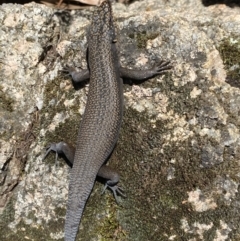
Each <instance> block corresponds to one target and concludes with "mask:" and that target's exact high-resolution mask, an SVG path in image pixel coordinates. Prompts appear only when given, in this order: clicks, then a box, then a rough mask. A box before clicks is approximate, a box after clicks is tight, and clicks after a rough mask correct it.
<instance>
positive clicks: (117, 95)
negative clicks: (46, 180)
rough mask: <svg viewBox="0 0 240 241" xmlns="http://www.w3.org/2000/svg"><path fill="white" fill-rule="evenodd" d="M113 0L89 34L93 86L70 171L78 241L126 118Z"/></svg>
mask: <svg viewBox="0 0 240 241" xmlns="http://www.w3.org/2000/svg"><path fill="white" fill-rule="evenodd" d="M110 9H111V7H110V3H109V2H104V3H103V4H102V5H101V7H100V8H98V10H97V11H95V12H94V14H93V22H92V26H91V28H90V31H89V35H88V64H89V69H90V85H89V93H88V99H87V104H86V109H85V113H84V116H83V119H82V122H81V124H80V129H79V132H78V138H77V145H76V152H75V156H74V163H73V168H72V170H71V174H70V184H69V196H68V205H67V216H66V223H65V240H67V241H70V240H75V237H76V234H77V231H78V226H79V222H80V219H81V216H82V212H83V209H84V206H85V203H86V200H87V198H88V196H89V194H90V192H91V190H92V188H93V184H94V182H95V179H96V176H97V173H98V170H99V169H100V167H101V166H102V165H103V163H104V162H105V161H106V159H107V158H108V156H109V155H110V153H111V152H112V150H113V148H114V146H115V144H116V141H117V139H118V134H119V130H120V127H121V121H122V109H123V93H122V79H121V78H120V75H119V66H118V61H117V59H118V58H117V51H116V46H115V44H114V43H113V38H115V33H114V27H113V22H112V13H111V11H110Z"/></svg>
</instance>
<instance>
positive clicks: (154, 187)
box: [0, 0, 240, 241]
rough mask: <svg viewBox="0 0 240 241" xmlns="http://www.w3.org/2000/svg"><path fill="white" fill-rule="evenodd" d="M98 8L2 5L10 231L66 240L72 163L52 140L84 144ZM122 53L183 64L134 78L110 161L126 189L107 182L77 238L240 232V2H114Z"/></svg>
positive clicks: (133, 59) (3, 199)
mask: <svg viewBox="0 0 240 241" xmlns="http://www.w3.org/2000/svg"><path fill="white" fill-rule="evenodd" d="M91 14H92V8H90V9H88V10H81V11H80V10H79V11H71V12H70V11H57V10H54V9H50V8H47V7H45V6H43V5H38V4H34V3H29V4H26V5H14V4H3V5H1V6H0V41H1V42H0V72H1V75H0V170H1V172H0V184H1V185H0V209H1V212H0V239H1V240H5V241H10V240H11V241H12V240H36V241H38V240H62V239H63V226H64V220H65V212H66V199H67V193H68V180H69V176H68V173H69V167H68V165H67V164H66V163H65V161H64V159H62V158H60V159H59V162H58V164H57V165H55V155H54V154H50V155H49V156H48V158H47V159H46V160H45V161H42V157H43V154H44V146H46V145H47V144H48V143H51V142H56V141H57V142H58V141H61V140H64V141H68V142H69V143H71V144H73V145H74V144H75V140H76V134H77V130H78V126H79V122H80V119H81V116H82V114H83V112H84V107H85V103H86V99H87V92H88V84H86V85H85V86H80V87H79V86H75V88H74V87H73V85H72V82H71V79H70V77H69V76H67V75H66V74H65V73H63V72H61V70H62V69H63V67H64V66H65V65H70V66H72V67H77V68H81V67H86V66H87V63H86V47H87V40H86V31H87V28H88V25H89V24H90V19H91ZM114 15H115V18H116V21H117V23H118V26H119V39H118V43H119V45H120V56H121V57H120V61H121V63H122V65H123V66H128V67H131V68H148V67H150V66H152V65H153V64H154V63H156V61H158V60H159V59H161V58H163V59H167V60H171V61H172V65H173V66H174V67H173V69H172V71H170V72H168V73H166V74H165V75H162V76H157V77H155V78H153V79H151V80H149V81H147V82H144V83H135V82H133V83H132V82H131V81H130V80H126V82H127V83H128V84H127V85H125V86H124V96H125V113H124V121H123V126H122V129H121V134H120V138H119V141H118V144H117V146H116V149H115V151H114V152H113V155H112V157H111V158H110V160H109V163H110V165H111V166H113V167H115V169H117V170H119V173H120V175H121V181H120V185H121V186H122V187H124V188H125V190H126V194H127V198H125V199H121V198H120V205H119V206H118V205H117V204H116V203H115V201H114V199H113V196H112V194H111V193H110V192H106V193H105V194H104V195H101V189H102V184H101V183H99V182H96V185H95V187H94V189H93V192H92V195H91V196H90V198H89V201H88V203H87V205H86V209H85V212H84V216H83V219H82V222H81V225H80V233H79V237H78V240H84V241H85V240H121V241H122V240H127V241H130V240H131V241H132V240H134V241H135V240H140V241H142V240H144V241H146V240H149V241H150V240H151V241H159V240H189V241H190V240H191V241H195V240H196V241H197V240H208V241H211V240H214V241H217V240H236V241H237V240H240V226H239V223H240V213H239V212H240V211H239V210H240V193H239V183H240V133H239V128H240V117H239V113H240V90H239V87H240V64H239V63H240V8H239V7H232V8H230V7H229V6H226V5H224V4H215V5H212V6H208V7H206V6H204V5H202V2H201V1H187V0H182V1H175V0H169V1H165V0H145V1H136V2H134V3H133V4H131V5H129V6H125V5H122V4H116V5H114Z"/></svg>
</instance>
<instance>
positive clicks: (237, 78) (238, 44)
mask: <svg viewBox="0 0 240 241" xmlns="http://www.w3.org/2000/svg"><path fill="white" fill-rule="evenodd" d="M218 50H219V52H220V55H221V57H222V59H223V63H224V66H225V69H226V71H227V82H228V83H229V84H230V85H232V86H234V87H238V88H240V64H239V63H240V38H239V37H232V38H226V39H224V40H222V42H221V44H220V45H219V47H218Z"/></svg>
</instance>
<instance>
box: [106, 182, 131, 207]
mask: <svg viewBox="0 0 240 241" xmlns="http://www.w3.org/2000/svg"><path fill="white" fill-rule="evenodd" d="M107 188H109V189H110V190H111V191H112V192H113V196H114V198H115V200H116V203H117V204H119V202H118V198H117V196H118V195H120V196H122V197H127V196H126V195H125V194H124V190H123V189H122V188H121V187H119V186H117V185H114V186H110V185H108V184H107V183H106V184H105V185H104V188H103V191H102V194H103V193H104V192H105V190H106V189H107Z"/></svg>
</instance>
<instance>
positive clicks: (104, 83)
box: [44, 0, 172, 241]
mask: <svg viewBox="0 0 240 241" xmlns="http://www.w3.org/2000/svg"><path fill="white" fill-rule="evenodd" d="M116 32H117V31H116V26H115V23H114V20H113V13H112V6H111V2H110V0H105V1H103V2H102V3H101V4H100V6H98V7H97V8H96V9H95V11H94V12H93V15H92V23H91V26H90V28H89V30H88V34H87V40H88V58H87V60H88V61H87V62H88V69H84V70H82V71H80V72H78V71H76V70H75V69H74V68H69V69H68V71H69V74H70V75H71V77H72V80H73V82H75V83H79V82H82V81H85V80H87V79H89V80H90V81H89V92H88V98H87V103H86V107H85V111H84V114H83V118H82V120H81V123H80V127H79V131H78V137H77V143H76V148H73V147H70V146H69V145H68V144H67V143H65V142H59V143H52V144H50V145H49V146H48V148H47V152H46V154H45V156H44V158H45V157H46V155H47V154H48V153H49V152H50V151H55V152H56V155H57V154H60V153H64V154H65V156H66V158H67V159H68V160H69V161H70V162H71V163H72V169H71V171H70V181H69V193H68V201H67V213H66V220H65V227H64V240H65V241H74V240H75V239H76V236H77V233H78V228H79V224H80V221H81V218H82V213H83V210H84V207H85V204H86V201H87V199H88V197H89V195H90V193H91V191H92V188H93V185H94V183H95V179H96V176H97V175H99V176H101V177H103V178H105V179H106V184H105V187H104V189H106V188H107V187H109V188H110V189H111V190H112V191H113V193H114V196H115V198H116V195H117V194H120V195H124V194H123V192H122V189H121V188H120V187H118V186H117V184H118V182H119V175H118V174H117V173H116V172H114V171H113V170H111V168H109V167H108V166H106V165H105V163H106V161H107V160H108V158H109V156H110V155H111V153H112V151H113V149H114V147H115V145H116V142H117V140H118V136H119V130H120V127H121V123H122V117H123V78H129V79H135V80H146V79H148V78H151V77H153V76H156V75H159V74H161V73H163V72H164V71H166V70H168V69H170V68H172V66H170V62H169V61H167V62H166V61H160V63H158V64H157V65H155V66H154V67H153V68H150V69H147V70H133V69H127V68H123V67H121V65H120V63H119V57H118V47H117V33H116Z"/></svg>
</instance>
